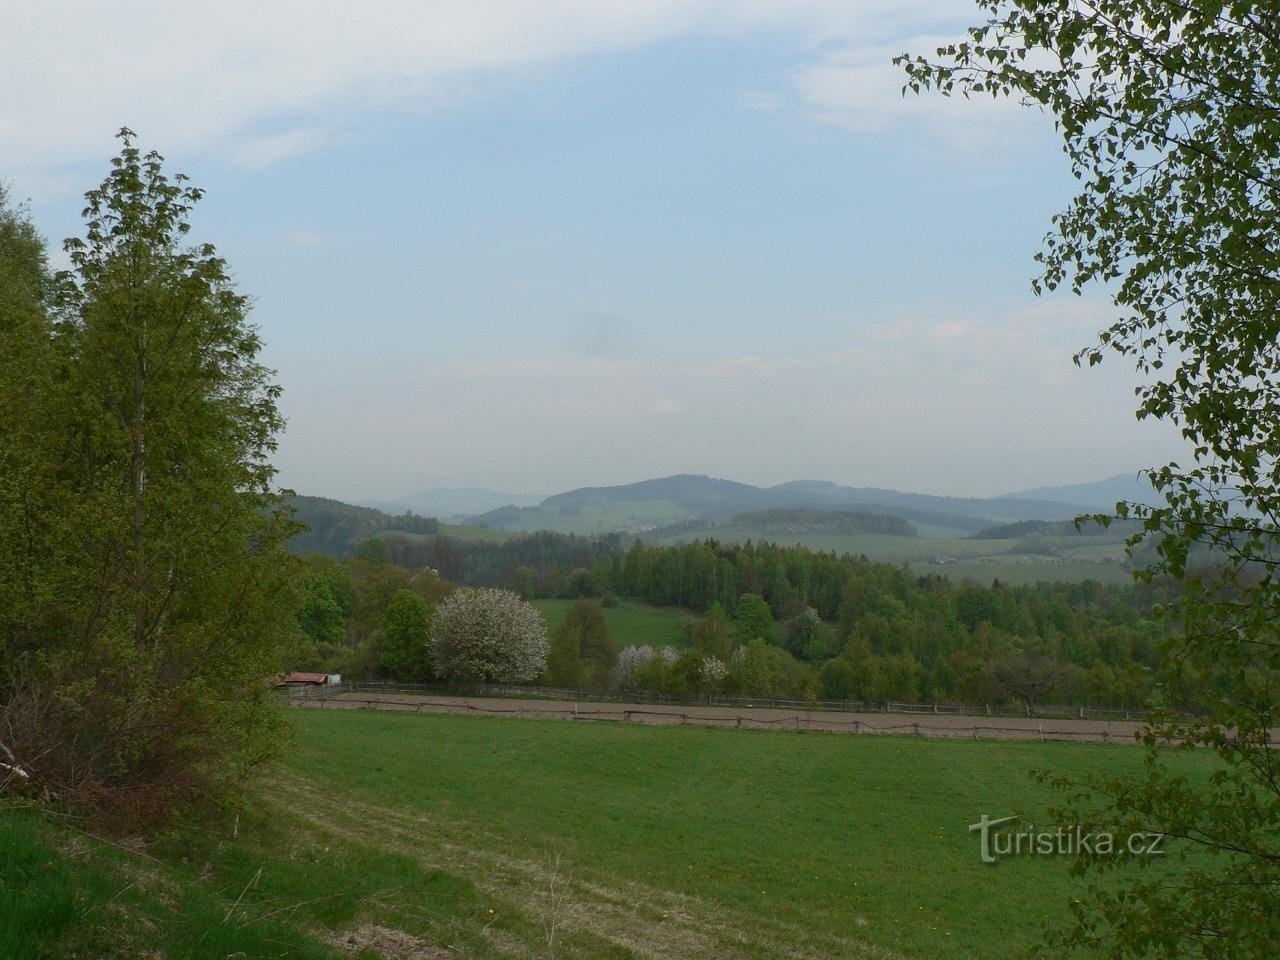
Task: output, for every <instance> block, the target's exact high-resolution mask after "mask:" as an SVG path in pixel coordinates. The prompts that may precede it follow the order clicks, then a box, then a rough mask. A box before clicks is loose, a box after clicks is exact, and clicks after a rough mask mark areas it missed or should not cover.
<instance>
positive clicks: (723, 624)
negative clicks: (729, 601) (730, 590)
mask: <svg viewBox="0 0 1280 960" xmlns="http://www.w3.org/2000/svg"><path fill="white" fill-rule="evenodd" d="M693 646H694V648H695V649H696V650H698V651H699V652H701V653H704V654H706V655H707V656H709V657H715V658H716V659H718V660H720V661H725V660H728V659H729V654H730V652H731V651H732V650H733V637H732V635H731V634H730V632H729V616H728V614H726V613H725V612H724V607H722V606H720V604H718V603H713V604H712V605H711V606H710V608H708V610H707V612H706V614H705V615H704V616H703V617H702V619H701V620H699V621H698V622H697V624H695V625H694V628H693Z"/></svg>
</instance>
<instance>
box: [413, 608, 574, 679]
mask: <svg viewBox="0 0 1280 960" xmlns="http://www.w3.org/2000/svg"><path fill="white" fill-rule="evenodd" d="M547 646H548V645H547V629H546V625H545V624H544V623H543V620H542V614H541V613H540V612H539V611H538V608H537V607H535V606H533V604H531V603H528V602H526V601H524V600H521V599H520V597H518V596H517V595H516V594H514V593H512V592H511V591H510V590H493V589H487V588H482V589H464V590H458V591H455V592H454V593H452V594H450V596H449V597H448V599H446V600H445V601H444V602H443V603H441V604H440V607H439V609H437V610H436V615H435V617H434V619H433V620H432V622H431V655H432V661H433V663H434V664H435V669H436V672H437V673H439V674H440V675H441V676H444V677H447V678H449V679H450V680H463V681H472V682H477V681H478V682H483V683H520V682H524V681H528V680H533V679H534V678H536V677H538V676H539V675H541V673H542V671H543V670H544V669H545V667H546V663H547Z"/></svg>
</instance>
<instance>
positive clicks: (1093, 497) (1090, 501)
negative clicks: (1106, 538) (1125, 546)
mask: <svg viewBox="0 0 1280 960" xmlns="http://www.w3.org/2000/svg"><path fill="white" fill-rule="evenodd" d="M997 499H1001V500H1004V499H1017V500H1041V501H1044V500H1048V501H1052V502H1054V503H1070V504H1076V505H1079V506H1082V507H1088V508H1089V509H1090V510H1093V511H1107V512H1110V511H1111V510H1113V509H1115V505H1116V502H1117V501H1119V500H1125V501H1128V502H1130V503H1145V504H1148V505H1150V506H1159V505H1161V504H1162V503H1163V502H1164V501H1163V498H1162V497H1161V496H1160V495H1159V494H1158V493H1156V491H1155V490H1154V489H1153V488H1152V486H1151V482H1150V481H1149V480H1148V479H1147V478H1146V477H1145V476H1144V475H1142V474H1139V473H1138V472H1137V471H1136V470H1135V471H1134V472H1133V473H1117V474H1116V475H1115V476H1114V477H1107V479H1105V480H1095V481H1094V482H1093V483H1072V484H1066V485H1063V486H1056V487H1036V488H1035V489H1033V490H1020V491H1018V492H1016V493H1006V494H1002V495H1001V496H1000V497H999V498H997Z"/></svg>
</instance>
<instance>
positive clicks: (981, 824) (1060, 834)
mask: <svg viewBox="0 0 1280 960" xmlns="http://www.w3.org/2000/svg"><path fill="white" fill-rule="evenodd" d="M1020 819H1022V816H1021V814H1014V815H1013V816H1011V817H997V818H995V819H992V818H991V817H988V816H987V815H986V814H985V813H984V814H983V815H982V819H981V820H979V821H978V822H977V823H971V824H969V832H970V833H977V834H979V836H980V840H981V844H982V847H981V851H982V862H983V863H995V862H996V861H997V860H999V859H1000V858H1001V857H1058V856H1067V857H1074V856H1076V855H1077V854H1081V853H1083V854H1087V855H1097V856H1102V857H1112V856H1133V857H1162V856H1164V839H1165V838H1164V834H1162V833H1131V834H1129V835H1128V836H1117V835H1116V834H1114V833H1111V832H1109V831H1106V830H1099V831H1088V830H1085V829H1084V828H1083V827H1081V826H1079V825H1078V824H1077V825H1074V826H1057V827H1048V828H1043V827H1042V828H1040V829H1037V828H1036V825H1035V824H1033V823H1028V824H1025V825H1023V826H1020V827H1018V828H1017V829H1008V830H1006V829H1004V828H1005V827H1008V826H1009V824H1012V823H1014V822H1015V821H1017V820H1020Z"/></svg>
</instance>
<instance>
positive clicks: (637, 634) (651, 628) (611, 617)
mask: <svg viewBox="0 0 1280 960" xmlns="http://www.w3.org/2000/svg"><path fill="white" fill-rule="evenodd" d="M532 602H533V605H534V606H535V607H537V608H538V609H539V610H541V611H542V616H543V617H544V618H545V619H546V621H547V633H548V634H552V633H555V631H556V628H557V627H559V626H560V624H561V623H563V622H564V618H565V615H566V614H567V613H568V612H569V607H570V606H572V605H573V601H572V600H534V601H532ZM603 609H604V618H605V620H606V621H607V622H608V624H609V636H610V637H612V638H613V643H614V646H615V647H617V648H618V649H621V648H622V647H626V646H631V645H635V646H641V645H643V644H646V643H647V644H648V645H649V646H651V647H684V646H688V643H689V641H688V639H687V638H686V637H685V635H684V632H683V630H682V629H681V626H682V624H683V623H684V621H685V620H686V619H687V618H689V617H690V616H692V614H691V613H690V612H689V611H687V610H680V609H677V608H673V607H654V606H650V605H649V604H647V603H642V602H640V601H636V600H619V601H618V602H617V604H615V605H614V606H612V607H604V608H603Z"/></svg>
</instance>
